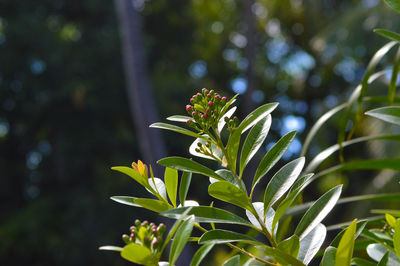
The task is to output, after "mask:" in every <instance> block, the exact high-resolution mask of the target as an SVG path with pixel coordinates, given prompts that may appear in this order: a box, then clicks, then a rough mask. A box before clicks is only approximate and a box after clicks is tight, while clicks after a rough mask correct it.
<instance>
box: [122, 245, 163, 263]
mask: <svg viewBox="0 0 400 266" xmlns="http://www.w3.org/2000/svg"><path fill="white" fill-rule="evenodd" d="M121 256H122V257H123V258H124V259H126V260H129V261H130V262H133V263H137V264H142V265H149V266H150V265H151V266H155V265H157V264H158V260H157V258H156V256H155V255H154V254H153V253H151V251H150V250H149V249H148V248H146V247H144V246H142V245H139V244H135V243H132V244H128V245H126V246H125V247H124V248H123V249H122V251H121Z"/></svg>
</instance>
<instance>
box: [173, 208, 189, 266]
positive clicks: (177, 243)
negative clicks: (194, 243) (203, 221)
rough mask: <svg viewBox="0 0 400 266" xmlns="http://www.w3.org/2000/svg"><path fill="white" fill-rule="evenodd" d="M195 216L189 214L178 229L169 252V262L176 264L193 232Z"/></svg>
mask: <svg viewBox="0 0 400 266" xmlns="http://www.w3.org/2000/svg"><path fill="white" fill-rule="evenodd" d="M193 225H194V216H193V215H191V216H189V217H188V218H187V219H186V220H185V221H184V222H183V223H182V225H181V226H180V227H179V229H178V231H176V234H175V237H174V241H172V245H171V250H170V253H169V264H170V265H174V264H175V262H176V260H177V259H178V257H179V255H180V254H181V252H182V250H183V248H184V247H185V245H186V242H187V241H188V239H189V237H190V234H191V233H192V230H193Z"/></svg>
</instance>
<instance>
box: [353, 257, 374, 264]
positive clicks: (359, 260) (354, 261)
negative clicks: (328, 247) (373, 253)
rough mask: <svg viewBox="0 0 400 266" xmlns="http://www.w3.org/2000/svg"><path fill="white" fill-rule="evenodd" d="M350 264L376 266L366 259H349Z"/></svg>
mask: <svg viewBox="0 0 400 266" xmlns="http://www.w3.org/2000/svg"><path fill="white" fill-rule="evenodd" d="M351 264H352V265H353V264H354V265H357V266H376V263H372V262H370V261H368V260H366V259H362V258H352V259H351Z"/></svg>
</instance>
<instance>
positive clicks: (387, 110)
mask: <svg viewBox="0 0 400 266" xmlns="http://www.w3.org/2000/svg"><path fill="white" fill-rule="evenodd" d="M365 114H366V115H369V116H372V117H375V118H378V119H380V120H383V121H386V122H389V123H392V124H395V125H398V126H400V106H386V107H381V108H377V109H373V110H370V111H368V112H366V113H365Z"/></svg>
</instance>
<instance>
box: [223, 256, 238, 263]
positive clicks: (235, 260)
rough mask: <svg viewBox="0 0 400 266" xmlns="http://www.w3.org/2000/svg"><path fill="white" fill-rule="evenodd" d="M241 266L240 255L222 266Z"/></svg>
mask: <svg viewBox="0 0 400 266" xmlns="http://www.w3.org/2000/svg"><path fill="white" fill-rule="evenodd" d="M239 265H240V255H236V256H233V257H231V258H229V259H227V260H226V261H225V262H224V264H222V266H239Z"/></svg>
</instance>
